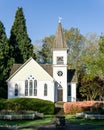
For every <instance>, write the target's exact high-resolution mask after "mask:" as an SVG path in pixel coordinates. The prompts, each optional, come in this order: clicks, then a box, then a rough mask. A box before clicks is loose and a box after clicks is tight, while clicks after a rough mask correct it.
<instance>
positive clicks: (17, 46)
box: [10, 8, 33, 63]
mask: <svg viewBox="0 0 104 130" xmlns="http://www.w3.org/2000/svg"><path fill="white" fill-rule="evenodd" d="M10 46H11V57H13V58H14V59H15V62H16V63H24V62H25V61H26V60H27V59H28V58H29V57H31V56H33V45H32V44H31V40H30V38H29V36H28V34H27V28H26V20H25V18H24V14H23V9H22V8H18V10H17V12H16V15H15V20H14V23H13V26H12V29H11V35H10Z"/></svg>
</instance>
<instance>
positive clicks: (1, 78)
mask: <svg viewBox="0 0 104 130" xmlns="http://www.w3.org/2000/svg"><path fill="white" fill-rule="evenodd" d="M13 62H14V60H13V59H12V58H11V57H10V48H9V41H8V38H7V36H6V33H5V28H4V25H3V23H2V22H1V21H0V97H2V98H3V97H4V98H6V97H7V85H6V79H7V78H8V75H9V71H10V67H11V65H12V63H13Z"/></svg>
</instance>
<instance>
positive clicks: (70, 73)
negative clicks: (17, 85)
mask: <svg viewBox="0 0 104 130" xmlns="http://www.w3.org/2000/svg"><path fill="white" fill-rule="evenodd" d="M30 60H31V58H30V59H29V60H27V61H26V62H25V63H24V64H14V65H13V67H12V69H11V72H10V77H11V78H12V77H13V76H14V75H15V74H16V73H17V72H18V71H19V70H21V68H23V66H25V64H27V63H28V62H29V61H30ZM39 65H40V66H41V67H42V68H43V69H44V70H45V71H46V72H47V73H48V74H49V75H50V76H51V77H53V67H52V64H39ZM10 77H9V79H10ZM67 82H77V74H76V70H75V69H68V70H67Z"/></svg>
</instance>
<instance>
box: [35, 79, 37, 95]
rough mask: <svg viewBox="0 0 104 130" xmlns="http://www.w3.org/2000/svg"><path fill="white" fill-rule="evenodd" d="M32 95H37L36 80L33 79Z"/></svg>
mask: <svg viewBox="0 0 104 130" xmlns="http://www.w3.org/2000/svg"><path fill="white" fill-rule="evenodd" d="M34 96H37V80H34Z"/></svg>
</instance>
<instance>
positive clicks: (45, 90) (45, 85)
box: [44, 84, 47, 96]
mask: <svg viewBox="0 0 104 130" xmlns="http://www.w3.org/2000/svg"><path fill="white" fill-rule="evenodd" d="M44 96H47V84H44Z"/></svg>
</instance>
